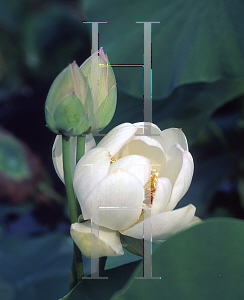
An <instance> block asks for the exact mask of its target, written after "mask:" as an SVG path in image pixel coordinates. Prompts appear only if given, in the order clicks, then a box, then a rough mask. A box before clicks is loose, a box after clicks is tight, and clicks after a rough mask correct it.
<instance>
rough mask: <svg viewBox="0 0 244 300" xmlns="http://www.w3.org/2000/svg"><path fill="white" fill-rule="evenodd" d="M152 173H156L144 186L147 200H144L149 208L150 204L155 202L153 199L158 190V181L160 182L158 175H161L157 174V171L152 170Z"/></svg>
mask: <svg viewBox="0 0 244 300" xmlns="http://www.w3.org/2000/svg"><path fill="white" fill-rule="evenodd" d="M152 171H153V172H154V173H153V174H151V176H150V178H149V180H148V182H147V183H146V185H145V186H144V188H145V200H144V203H145V204H147V205H148V206H150V204H152V202H153V198H154V196H155V193H156V189H157V180H158V175H159V173H158V172H156V170H155V169H152V170H151V172H152Z"/></svg>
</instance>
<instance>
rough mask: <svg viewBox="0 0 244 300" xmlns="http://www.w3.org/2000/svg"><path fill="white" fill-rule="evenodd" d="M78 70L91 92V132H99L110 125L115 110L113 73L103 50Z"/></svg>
mask: <svg viewBox="0 0 244 300" xmlns="http://www.w3.org/2000/svg"><path fill="white" fill-rule="evenodd" d="M80 69H81V71H82V73H83V74H84V75H85V76H86V78H87V80H88V83H89V86H90V88H91V92H92V101H93V114H92V130H99V131H100V130H102V129H103V128H105V127H106V126H107V125H108V124H109V123H110V121H111V119H112V118H113V115H114V112H115V108H116V103H117V87H116V80H115V76H114V72H113V69H112V67H111V66H110V65H109V61H108V57H107V55H105V54H104V52H103V48H100V49H99V50H98V51H97V52H96V53H94V54H93V55H92V56H90V57H89V58H88V59H87V60H86V61H85V62H84V63H83V64H82V65H81V66H80ZM92 70H94V72H93V71H92Z"/></svg>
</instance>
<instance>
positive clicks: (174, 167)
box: [159, 145, 183, 186]
mask: <svg viewBox="0 0 244 300" xmlns="http://www.w3.org/2000/svg"><path fill="white" fill-rule="evenodd" d="M182 163H183V157H182V151H181V150H180V149H179V148H178V147H177V145H173V146H171V148H170V157H169V156H168V159H167V162H166V164H165V166H164V168H163V170H162V171H161V172H160V173H159V177H166V178H169V180H170V181H171V184H172V186H173V185H174V184H175V181H176V179H177V177H178V175H179V173H180V170H181V168H182Z"/></svg>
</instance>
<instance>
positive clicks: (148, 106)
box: [136, 22, 160, 136]
mask: <svg viewBox="0 0 244 300" xmlns="http://www.w3.org/2000/svg"><path fill="white" fill-rule="evenodd" d="M136 23H143V24H144V68H143V69H144V72H143V75H144V76H143V77H144V84H143V87H144V88H143V95H144V122H145V125H144V130H145V132H144V134H146V135H147V136H149V135H152V133H151V127H150V126H149V124H147V123H152V46H151V45H152V40H151V32H152V23H160V22H136Z"/></svg>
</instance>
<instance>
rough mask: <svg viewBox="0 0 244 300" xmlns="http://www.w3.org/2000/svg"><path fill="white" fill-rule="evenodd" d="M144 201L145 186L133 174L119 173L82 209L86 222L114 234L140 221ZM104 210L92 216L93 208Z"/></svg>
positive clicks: (96, 190)
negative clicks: (91, 222) (107, 229)
mask: <svg viewBox="0 0 244 300" xmlns="http://www.w3.org/2000/svg"><path fill="white" fill-rule="evenodd" d="M143 198H144V188H143V185H142V184H141V182H140V181H139V180H138V179H137V178H136V177H135V176H134V175H132V174H131V173H129V172H127V171H125V170H123V169H118V170H116V171H114V172H113V173H111V174H109V175H108V176H107V177H105V178H104V179H103V180H101V181H100V182H99V183H98V184H97V185H96V186H95V187H94V188H93V190H92V192H91V193H90V194H89V196H88V197H87V198H86V201H85V204H84V206H82V214H83V217H84V219H91V217H92V220H93V221H94V222H95V223H96V224H98V225H101V226H104V227H107V228H109V229H112V230H123V229H126V228H129V227H130V226H132V225H133V224H134V223H135V222H136V220H137V219H138V218H139V216H140V214H141V211H142V205H143ZM94 206H95V207H97V208H98V207H100V209H99V216H98V214H92V207H93V209H94Z"/></svg>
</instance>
